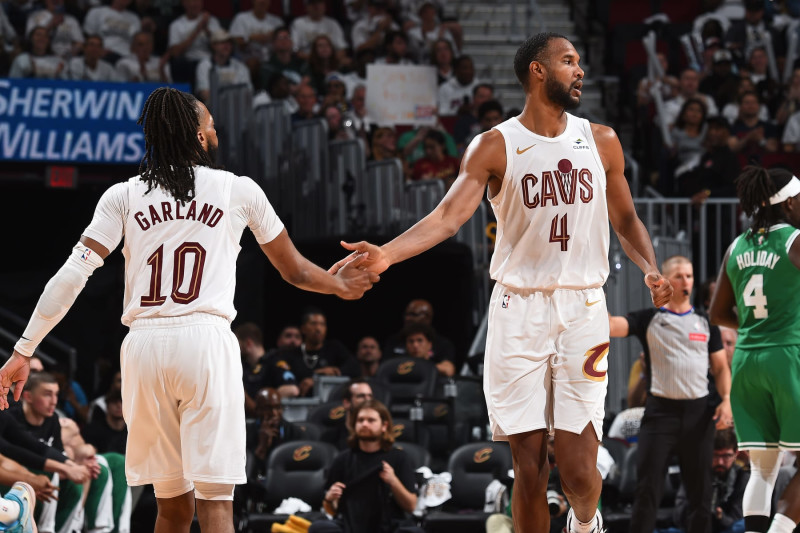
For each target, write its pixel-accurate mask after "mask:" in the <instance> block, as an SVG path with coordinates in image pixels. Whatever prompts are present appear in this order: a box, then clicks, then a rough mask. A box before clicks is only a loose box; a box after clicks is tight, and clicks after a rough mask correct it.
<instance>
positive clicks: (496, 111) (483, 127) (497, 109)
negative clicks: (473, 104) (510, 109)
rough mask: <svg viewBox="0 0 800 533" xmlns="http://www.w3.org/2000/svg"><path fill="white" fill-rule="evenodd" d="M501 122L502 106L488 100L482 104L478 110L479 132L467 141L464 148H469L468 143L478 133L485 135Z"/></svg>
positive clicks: (502, 117)
mask: <svg viewBox="0 0 800 533" xmlns="http://www.w3.org/2000/svg"><path fill="white" fill-rule="evenodd" d="M503 120H505V118H504V115H503V104H501V103H500V102H498V101H497V100H489V101H488V102H484V103H482V104H481V106H480V107H479V108H478V126H479V127H480V130H479V131H478V132H477V133H476V134H475V135H473V136H472V137H470V138H468V139H467V141H466V143H465V146H469V143H471V142H472V139H474V138H475V136H476V135H477V134H478V133H486V132H487V131H489V130H490V129H492V128H494V127H495V126H497V125H498V124H500V123H501V122H503Z"/></svg>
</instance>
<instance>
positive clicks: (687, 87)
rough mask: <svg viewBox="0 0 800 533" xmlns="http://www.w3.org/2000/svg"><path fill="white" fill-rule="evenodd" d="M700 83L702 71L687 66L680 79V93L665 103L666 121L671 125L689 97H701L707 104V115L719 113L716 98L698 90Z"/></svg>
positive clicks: (711, 115)
mask: <svg viewBox="0 0 800 533" xmlns="http://www.w3.org/2000/svg"><path fill="white" fill-rule="evenodd" d="M699 85H700V73H699V72H697V70H695V69H693V68H685V69H683V71H682V72H681V76H680V78H679V80H678V89H679V92H678V95H677V96H675V97H674V98H672V99H671V100H668V101H667V102H665V103H664V116H663V117H662V119H663V120H664V123H665V124H666V125H667V126H669V127H671V126H672V125H673V124H674V123H675V120H676V119H677V118H678V115H679V114H680V112H681V108H682V107H683V104H684V103H685V102H686V100H688V99H689V98H699V99H700V100H702V101H703V103H704V104H705V105H706V115H707V116H709V117H713V116H715V115H717V105H716V104H715V103H714V99H713V98H711V97H710V96H709V95H707V94H702V93H700V92H699V91H698V88H699Z"/></svg>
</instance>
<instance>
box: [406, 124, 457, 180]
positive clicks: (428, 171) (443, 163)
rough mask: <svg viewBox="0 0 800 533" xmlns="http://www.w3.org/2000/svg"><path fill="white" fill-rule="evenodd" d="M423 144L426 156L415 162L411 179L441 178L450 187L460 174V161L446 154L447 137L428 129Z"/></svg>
mask: <svg viewBox="0 0 800 533" xmlns="http://www.w3.org/2000/svg"><path fill="white" fill-rule="evenodd" d="M423 146H424V150H425V157H423V158H421V159H418V160H417V162H416V163H414V167H413V169H412V171H411V179H412V180H413V181H420V180H435V179H440V180H442V181H443V182H444V185H445V189H449V188H450V186H451V185H452V184H453V182H454V181H455V179H456V176H458V168H459V165H460V161H459V160H458V159H457V158H455V157H452V156H449V155H447V154H445V138H444V135H443V134H442V132H440V131H438V130H430V131H428V133H427V134H426V135H425V140H424V141H423Z"/></svg>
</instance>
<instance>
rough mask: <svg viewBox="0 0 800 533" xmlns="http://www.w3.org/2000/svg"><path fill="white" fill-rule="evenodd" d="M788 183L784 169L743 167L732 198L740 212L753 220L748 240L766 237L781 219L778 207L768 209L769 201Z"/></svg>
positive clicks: (781, 213)
mask: <svg viewBox="0 0 800 533" xmlns="http://www.w3.org/2000/svg"><path fill="white" fill-rule="evenodd" d="M791 179H792V173H791V172H790V171H788V170H786V169H784V168H773V169H770V170H767V169H765V168H763V167H760V166H756V165H748V166H746V167H744V170H742V173H741V174H739V177H738V178H736V195H737V196H738V197H739V203H740V204H741V206H742V211H744V214H745V215H747V216H748V217H751V218H752V219H753V222H752V224H751V225H750V229H751V231H750V233H748V234H747V238H748V239H753V238H755V236H756V233H761V234H766V233H768V232H769V228H770V227H771V226H772V225H774V224H777V223H778V222H780V221H781V220H783V219H784V213H783V207H782V206H781V204H776V205H770V203H769V199H770V197H771V196H772V195H774V194H775V193H777V192H778V191H779V190H780V189H782V188H783V187H784V186H785V185H786V184H787V183H789V180H791Z"/></svg>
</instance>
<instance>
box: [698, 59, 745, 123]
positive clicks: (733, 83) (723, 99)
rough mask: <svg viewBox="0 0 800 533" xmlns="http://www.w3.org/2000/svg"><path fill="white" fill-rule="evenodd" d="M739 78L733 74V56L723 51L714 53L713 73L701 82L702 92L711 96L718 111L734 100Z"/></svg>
mask: <svg viewBox="0 0 800 533" xmlns="http://www.w3.org/2000/svg"><path fill="white" fill-rule="evenodd" d="M738 84H739V76H737V75H736V74H734V73H733V56H732V55H731V53H730V51H728V50H725V49H721V50H717V51H716V52H714V55H713V62H712V67H711V72H710V74H709V75H708V76H706V77H704V78H703V81H701V82H700V92H702V93H704V94H708V95H710V96H711V97H712V98H713V99H714V103H715V104H716V106H717V108H718V109H722V108H723V107H724V106H725V104H727V103H728V102H730V101H731V100H733V99H734V97H735V95H736V89H737V86H738Z"/></svg>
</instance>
